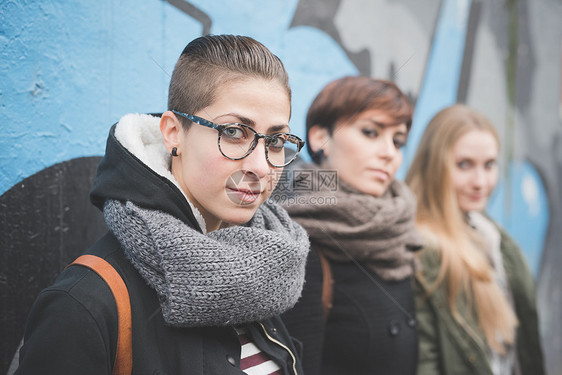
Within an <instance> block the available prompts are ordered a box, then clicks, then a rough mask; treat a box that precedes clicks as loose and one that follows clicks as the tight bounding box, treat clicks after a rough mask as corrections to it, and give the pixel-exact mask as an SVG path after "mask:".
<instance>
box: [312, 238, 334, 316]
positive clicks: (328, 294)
mask: <svg viewBox="0 0 562 375" xmlns="http://www.w3.org/2000/svg"><path fill="white" fill-rule="evenodd" d="M316 252H317V253H318V256H319V257H320V264H321V266H322V305H323V306H324V318H326V319H328V315H330V310H332V300H333V291H334V278H333V276H332V268H331V267H330V262H329V261H328V259H326V257H325V256H324V254H322V251H320V250H318V249H316Z"/></svg>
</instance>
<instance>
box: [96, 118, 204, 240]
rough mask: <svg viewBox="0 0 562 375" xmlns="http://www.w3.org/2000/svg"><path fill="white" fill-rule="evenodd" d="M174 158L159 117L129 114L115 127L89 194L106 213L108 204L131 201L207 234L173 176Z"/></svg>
mask: <svg viewBox="0 0 562 375" xmlns="http://www.w3.org/2000/svg"><path fill="white" fill-rule="evenodd" d="M170 164H171V156H170V154H169V153H168V151H167V150H166V147H165V146H164V140H163V138H162V134H161V132H160V114H157V115H152V114H151V115H146V114H129V115H126V116H124V117H122V118H121V120H119V122H118V123H117V124H115V125H113V126H112V127H111V129H110V131H109V136H108V138H107V144H106V150H105V155H104V157H103V158H102V160H101V162H100V164H99V166H98V169H97V172H96V177H95V178H94V184H93V187H92V190H91V191H90V200H91V202H92V203H93V204H94V205H95V206H96V207H98V208H99V209H100V210H102V211H103V205H104V203H105V201H106V200H108V199H112V200H119V201H131V202H133V203H135V204H137V205H138V206H140V207H144V208H148V209H155V210H159V211H163V212H166V213H168V214H170V215H172V216H174V217H176V218H178V219H180V220H181V221H183V222H184V223H186V224H187V225H189V226H190V227H192V228H194V229H196V230H199V231H201V232H203V233H205V231H206V228H205V221H204V220H203V217H202V216H201V214H200V213H199V211H198V210H197V209H196V208H195V207H194V206H193V205H192V204H191V202H189V200H188V199H187V196H186V195H185V194H184V193H183V191H182V189H181V188H180V186H179V184H178V182H177V181H176V179H175V178H174V176H173V175H172V173H171V172H170Z"/></svg>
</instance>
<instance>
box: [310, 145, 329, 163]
mask: <svg viewBox="0 0 562 375" xmlns="http://www.w3.org/2000/svg"><path fill="white" fill-rule="evenodd" d="M310 157H311V158H312V160H313V161H314V162H315V163H316V164H320V163H322V162H323V161H324V159H325V158H326V156H325V155H324V149H323V148H321V149H320V150H318V151H316V152H315V153H313V154H312V155H310Z"/></svg>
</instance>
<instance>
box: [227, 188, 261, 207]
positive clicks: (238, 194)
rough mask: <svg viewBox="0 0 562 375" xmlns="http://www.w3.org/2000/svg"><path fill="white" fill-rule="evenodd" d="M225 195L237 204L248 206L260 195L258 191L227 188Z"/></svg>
mask: <svg viewBox="0 0 562 375" xmlns="http://www.w3.org/2000/svg"><path fill="white" fill-rule="evenodd" d="M226 194H227V195H228V197H229V198H230V199H231V200H232V201H233V202H234V203H237V204H242V205H244V204H250V203H253V202H255V201H256V199H258V197H259V196H260V194H261V191H260V190H251V189H239V188H227V189H226Z"/></svg>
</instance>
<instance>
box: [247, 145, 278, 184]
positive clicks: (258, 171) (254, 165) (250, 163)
mask: <svg viewBox="0 0 562 375" xmlns="http://www.w3.org/2000/svg"><path fill="white" fill-rule="evenodd" d="M242 166H243V168H244V171H246V172H252V173H254V174H255V175H256V176H258V177H259V178H263V177H265V176H266V175H267V173H269V170H270V168H271V167H270V165H269V163H268V162H267V158H266V155H265V140H264V139H260V140H259V141H258V144H257V145H256V148H254V150H253V151H252V152H251V153H250V155H248V156H246V157H245V158H244V159H242Z"/></svg>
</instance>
